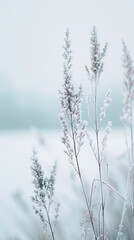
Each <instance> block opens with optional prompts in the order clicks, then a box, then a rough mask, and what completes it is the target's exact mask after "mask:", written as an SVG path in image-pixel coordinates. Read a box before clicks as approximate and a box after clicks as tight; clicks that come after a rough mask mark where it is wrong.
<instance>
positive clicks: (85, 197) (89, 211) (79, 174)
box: [71, 115, 97, 240]
mask: <svg viewBox="0 0 134 240" xmlns="http://www.w3.org/2000/svg"><path fill="white" fill-rule="evenodd" d="M71 131H72V139H73V147H74V155H75V160H76V165H77V173H78V176H79V179H80V183H81V187H82V191H83V195H84V199H85V202H86V206H87V210H88V213H89V217H90V220H91V225H92V229H93V233H94V237H95V240H97V235H96V231H95V227H94V223H93V219H92V213H91V210H90V208H89V204H88V199H87V195H86V191H85V188H84V184H83V179H82V175H81V170H80V166H79V160H78V156H77V150H76V142H75V135H74V129H73V119H72V115H71Z"/></svg>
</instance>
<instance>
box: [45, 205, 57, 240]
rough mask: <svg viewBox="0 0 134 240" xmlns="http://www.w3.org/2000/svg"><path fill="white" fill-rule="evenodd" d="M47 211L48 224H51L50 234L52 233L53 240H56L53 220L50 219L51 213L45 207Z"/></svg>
mask: <svg viewBox="0 0 134 240" xmlns="http://www.w3.org/2000/svg"><path fill="white" fill-rule="evenodd" d="M45 209H46V214H47V219H48V224H49V228H50V232H51V235H52V240H55V237H54V231H53V228H52V224H51V220H50V217H49V212H48V210H47V208H46V207H45Z"/></svg>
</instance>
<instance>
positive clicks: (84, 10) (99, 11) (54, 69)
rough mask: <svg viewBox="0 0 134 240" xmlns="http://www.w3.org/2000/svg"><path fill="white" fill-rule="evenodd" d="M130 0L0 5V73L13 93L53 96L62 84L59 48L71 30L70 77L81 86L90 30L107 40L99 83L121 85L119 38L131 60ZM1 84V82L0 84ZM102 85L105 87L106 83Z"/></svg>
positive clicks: (33, 0)
mask: <svg viewBox="0 0 134 240" xmlns="http://www.w3.org/2000/svg"><path fill="white" fill-rule="evenodd" d="M133 9H134V2H133V1H132V0H127V1H125V0H67V1H65V0H53V1H52V0H48V1H47V0H0V74H1V80H2V82H3V81H7V82H8V84H10V85H11V86H12V87H13V88H15V89H16V90H20V89H21V90H31V89H32V90H34V89H36V90H38V91H42V92H44V94H46V95H56V94H57V90H58V89H59V88H60V86H61V82H62V62H63V59H62V45H63V39H64V33H65V30H66V28H67V27H69V28H70V32H71V39H72V47H73V55H74V73H73V75H74V78H75V80H76V81H78V82H83V83H84V84H86V83H87V82H86V74H85V70H84V65H85V64H88V63H89V37H90V35H89V34H90V32H91V29H92V27H93V25H95V26H96V28H97V30H98V35H99V39H100V41H101V42H102V44H103V43H104V42H105V41H108V43H109V48H108V54H107V57H106V60H105V62H106V64H105V73H104V74H103V78H104V79H103V81H104V83H105V86H106V87H108V86H110V87H112V88H113V86H114V87H116V88H117V85H119V84H122V67H121V64H122V63H121V49H122V46H121V39H122V38H123V39H124V40H125V41H126V43H127V44H128V46H129V48H130V50H131V51H132V54H133V55H134V28H133V22H134V15H133ZM3 79H4V80H3ZM106 83H107V84H106Z"/></svg>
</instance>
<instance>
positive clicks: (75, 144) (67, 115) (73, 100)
mask: <svg viewBox="0 0 134 240" xmlns="http://www.w3.org/2000/svg"><path fill="white" fill-rule="evenodd" d="M71 53H72V51H71V41H70V38H69V30H68V29H67V31H66V36H65V46H64V53H63V57H64V83H63V90H62V91H60V92H59V94H60V103H61V109H62V114H61V115H60V121H61V124H62V128H63V137H62V142H63V143H64V145H65V147H66V150H65V153H66V154H67V156H68V158H69V162H70V163H71V164H72V166H73V168H74V169H75V171H76V172H77V174H78V176H79V179H80V183H81V187H82V191H83V195H84V199H85V203H86V207H87V211H88V213H89V219H90V221H91V225H92V229H93V234H94V238H95V240H97V235H96V231H95V227H94V222H93V218H92V214H91V211H90V209H89V203H88V197H87V194H86V191H85V188H84V183H83V179H82V174H81V170H80V166H79V159H78V155H79V153H80V149H81V146H82V145H83V138H84V136H85V128H86V123H84V122H83V121H82V120H81V97H82V88H81V87H79V91H78V92H76V91H75V88H74V86H73V84H72V81H71V80H72V79H71V78H72V74H71V66H72V64H71V60H72V55H71ZM70 129H71V130H70Z"/></svg>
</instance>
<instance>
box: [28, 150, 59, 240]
mask: <svg viewBox="0 0 134 240" xmlns="http://www.w3.org/2000/svg"><path fill="white" fill-rule="evenodd" d="M32 162H33V164H32V167H31V169H32V175H33V177H34V179H33V184H34V196H33V197H32V201H33V202H34V206H33V209H34V211H35V213H36V214H37V215H38V216H39V217H40V219H41V222H42V226H43V228H44V230H45V232H46V234H47V236H48V237H49V238H50V239H52V240H55V227H56V224H57V221H58V214H59V207H60V204H59V203H58V204H57V205H56V207H55V217H54V219H53V217H52V215H51V210H52V207H54V204H53V201H54V187H55V176H56V163H55V164H54V166H53V169H52V171H51V174H50V177H49V178H48V177H44V173H43V171H42V168H41V165H40V163H39V161H38V155H37V152H36V150H35V149H34V150H33V156H32Z"/></svg>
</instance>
